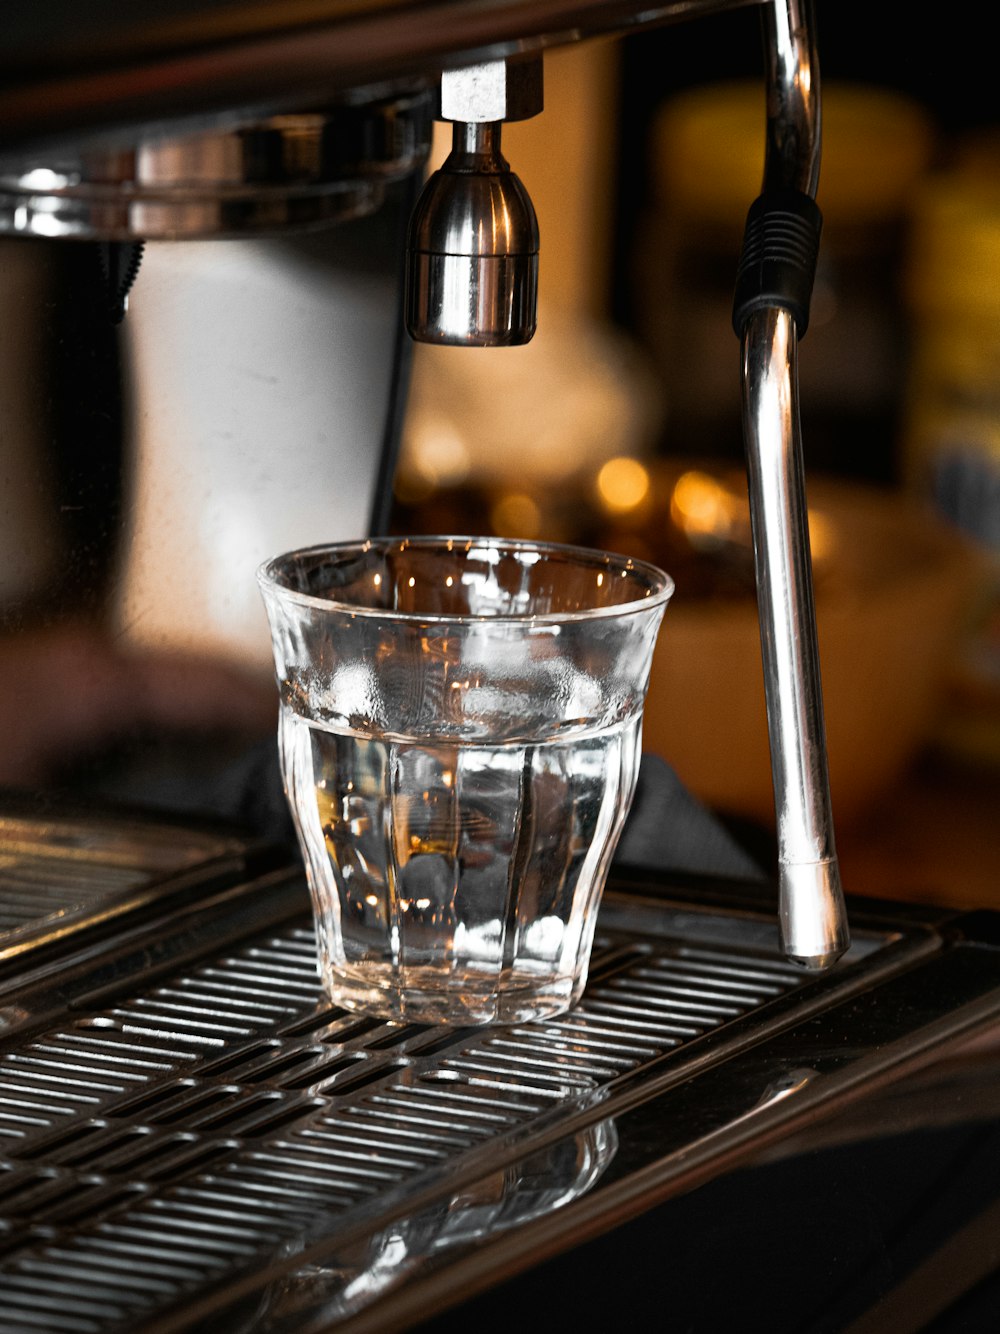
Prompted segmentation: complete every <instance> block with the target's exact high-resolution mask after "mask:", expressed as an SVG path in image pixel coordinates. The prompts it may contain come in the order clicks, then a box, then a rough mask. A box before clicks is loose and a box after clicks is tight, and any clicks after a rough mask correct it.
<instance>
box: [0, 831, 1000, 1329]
mask: <svg viewBox="0 0 1000 1334" xmlns="http://www.w3.org/2000/svg"><path fill="white" fill-rule="evenodd" d="M141 833H142V829H141V827H140V828H139V829H138V831H137V830H136V828H135V827H133V829H132V834H133V836H134V837H135V836H141ZM174 837H175V838H176V839H177V847H178V849H180V850H181V852H182V853H183V855H179V856H178V859H177V861H176V865H175V867H174V871H173V874H171V873H170V859H169V858H167V859H166V861H164V858H163V855H162V847H163V842H162V838H163V833H162V831H159V833H158V834H157V838H159V839H160V840H161V841H160V842H159V843H157V844H156V846H157V848H159V849H160V851H159V852H158V853H157V857H156V859H155V862H156V865H157V867H158V868H159V880H158V881H157V884H158V886H159V892H160V894H161V898H160V900H159V902H160V906H161V911H159V912H157V911H156V910H155V905H156V902H157V899H156V895H155V894H154V893H152V891H151V890H150V888H149V884H148V882H146V881H144V892H143V894H142V895H141V911H138V910H137V911H136V912H135V913H133V914H131V915H130V914H129V913H128V912H125V911H117V912H116V913H114V914H112V915H111V917H110V919H109V920H108V921H106V922H104V924H103V926H100V923H99V922H98V920H97V919H99V918H100V911H99V908H97V909H95V910H94V911H95V913H96V917H95V921H94V923H93V924H92V925H93V930H90V931H86V930H82V929H80V930H77V931H74V932H71V933H70V934H69V935H68V937H67V938H66V939H65V940H63V941H62V942H61V944H60V947H59V950H58V951H57V950H56V945H57V944H59V942H54V941H53V939H52V936H51V931H49V932H47V933H45V932H43V933H41V937H39V939H40V940H44V945H45V948H42V947H41V944H40V945H39V949H38V951H37V953H36V954H34V955H33V954H32V953H31V950H30V949H29V948H28V944H30V934H31V933H30V930H28V926H26V924H24V923H22V922H19V924H18V927H17V929H18V931H19V932H22V933H23V932H25V931H26V930H28V936H27V937H25V939H24V940H22V946H23V948H22V949H21V953H20V955H19V967H18V969H17V971H16V973H15V972H13V971H11V969H10V968H8V970H7V971H6V972H0V1025H2V1029H0V1031H2V1034H3V1037H2V1043H0V1152H2V1155H3V1156H2V1157H0V1330H4V1331H8V1330H18V1331H28V1330H40V1331H45V1334H62V1332H63V1331H65V1332H66V1334H90V1332H93V1334H112V1332H113V1331H119V1330H122V1331H124V1330H128V1331H135V1330H136V1329H137V1328H138V1329H141V1330H143V1331H164V1332H165V1331H179V1330H193V1329H209V1328H211V1329H212V1330H213V1331H215V1330H220V1331H223V1330H232V1331H244V1330H245V1331H255V1332H260V1334H279V1332H284V1331H288V1332H289V1334H290V1332H291V1331H293V1330H294V1331H296V1334H306V1332H307V1331H312V1330H315V1331H319V1330H328V1329H331V1328H337V1329H338V1330H339V1329H344V1330H351V1331H360V1330H380V1331H381V1330H393V1329H405V1328H407V1327H408V1326H409V1325H411V1324H413V1323H415V1322H417V1321H418V1320H425V1319H426V1318H427V1316H428V1315H429V1314H430V1313H432V1312H433V1311H434V1310H436V1309H441V1308H443V1307H445V1306H447V1305H448V1304H449V1303H450V1302H451V1301H453V1300H454V1299H455V1297H456V1295H457V1294H461V1295H462V1296H466V1295H468V1294H470V1293H472V1292H474V1291H477V1290H481V1289H483V1288H485V1287H487V1286H489V1285H490V1284H491V1283H493V1282H496V1281H497V1280H498V1279H499V1278H501V1277H509V1276H510V1275H511V1274H513V1273H516V1272H517V1271H518V1270H519V1269H521V1268H524V1267H526V1266H528V1265H530V1264H531V1263H533V1262H535V1261H536V1260H538V1259H540V1258H542V1257H544V1256H546V1255H552V1254H555V1253H557V1252H559V1251H561V1250H565V1249H567V1248H569V1247H571V1246H573V1245H575V1244H577V1243H578V1242H580V1241H582V1240H585V1239H587V1238H589V1237H593V1236H596V1235H598V1234H600V1233H601V1232H602V1231H604V1230H606V1229H607V1228H609V1227H611V1226H613V1225H614V1224H615V1223H617V1222H620V1221H621V1220H622V1219H623V1218H627V1217H631V1216H635V1215H637V1214H639V1213H641V1212H642V1211H644V1210H645V1209H647V1208H649V1207H651V1206H652V1205H654V1204H656V1203H659V1202H660V1201H662V1200H664V1199H667V1198H669V1197H670V1196H671V1195H673V1194H676V1193H678V1192H680V1191H683V1190H687V1189H690V1188H692V1187H693V1186H695V1185H697V1184H699V1183H701V1182H703V1181H705V1180H707V1179H709V1178H710V1177H711V1176H713V1175H715V1174H717V1173H719V1172H722V1171H724V1170H730V1169H731V1168H733V1167H734V1166H736V1165H739V1164H742V1163H746V1162H748V1161H750V1160H751V1159H753V1158H754V1157H756V1156H758V1155H760V1154H761V1153H763V1151H764V1150H766V1149H768V1148H769V1147H770V1146H772V1145H774V1144H775V1143H776V1142H777V1141H778V1140H779V1139H782V1138H784V1137H786V1136H788V1135H790V1134H792V1133H801V1132H803V1131H804V1130H807V1129H808V1127H809V1126H811V1125H814V1124H817V1123H819V1122H820V1121H822V1122H823V1123H824V1124H829V1123H830V1119H831V1118H834V1117H835V1116H836V1114H837V1113H838V1112H840V1111H843V1110H845V1109H847V1108H849V1107H850V1108H851V1109H852V1111H853V1114H854V1120H855V1125H856V1122H857V1109H858V1106H859V1102H860V1100H862V1099H864V1098H870V1097H871V1096H872V1094H873V1093H874V1092H876V1091H877V1090H878V1089H879V1088H880V1087H883V1086H886V1085H887V1084H889V1083H890V1082H891V1081H895V1080H897V1079H898V1078H899V1077H900V1076H901V1075H903V1074H905V1073H907V1072H908V1071H911V1070H914V1069H916V1068H918V1067H920V1066H921V1065H925V1064H926V1063H927V1062H928V1061H929V1060H931V1059H932V1058H933V1057H935V1056H937V1055H940V1054H941V1053H942V1052H945V1051H947V1050H949V1049H950V1048H953V1047H954V1046H955V1044H956V1043H957V1042H958V1041H959V1040H960V1039H962V1038H964V1037H966V1036H968V1035H971V1034H974V1033H976V1032H978V1031H982V1030H983V1029H985V1028H986V1027H987V1026H988V1025H989V1024H990V1023H991V1022H992V1021H993V1019H994V1018H995V1016H996V1015H997V1013H998V1012H1000V947H998V943H997V942H998V941H1000V934H998V931H997V923H996V918H995V917H994V915H992V914H987V913H977V914H969V915H965V916H948V915H947V914H944V913H936V912H934V911H932V910H926V911H925V910H920V909H907V908H902V907H899V906H888V905H874V904H868V903H865V902H861V903H858V904H853V905H852V921H853V925H854V933H855V944H854V946H853V947H852V950H851V952H850V954H849V955H847V956H846V957H845V958H844V959H843V960H842V961H841V962H840V963H839V964H838V965H837V966H836V967H835V968H834V969H833V970H831V971H830V972H829V973H826V974H823V975H820V976H816V975H811V974H808V973H804V972H802V971H801V970H800V969H798V968H796V967H795V966H793V965H790V964H788V963H787V962H785V961H784V960H783V959H782V958H781V957H780V955H779V953H778V951H777V948H776V930H775V927H774V922H773V919H772V917H771V915H770V912H769V911H768V910H767V909H766V908H762V907H761V906H760V904H759V903H757V902H756V901H755V900H754V899H753V898H752V897H748V896H747V891H746V890H745V888H744V887H740V886H735V887H727V888H724V887H719V886H713V885H710V884H705V885H700V886H694V885H693V884H692V883H690V882H686V883H685V884H683V885H669V884H667V883H666V882H665V881H663V880H662V879H655V878H651V877H644V876H642V875H631V876H629V875H626V874H625V873H620V874H619V875H618V877H617V880H616V882H615V885H614V887H613V889H612V890H610V891H609V893H608V894H607V896H606V898H605V902H604V905H603V907H602V910H601V916H600V921H599V929H598V940H597V944H596V947H595V952H594V958H593V965H592V971H591V981H590V984H589V987H588V989H587V992H586V995H585V997H584V1000H583V1002H582V1003H581V1004H580V1006H579V1007H578V1008H577V1009H576V1010H574V1011H573V1012H572V1013H571V1014H569V1015H567V1016H564V1017H562V1018H560V1019H557V1020H551V1021H547V1022H544V1023H537V1024H524V1025H514V1026H510V1027H504V1028H494V1029H465V1030H457V1029H443V1028H434V1027H427V1026H419V1025H405V1024H397V1023H391V1022H386V1021H382V1020H377V1019H371V1018H365V1017H362V1016H359V1015H357V1014H349V1013H347V1012H345V1011H343V1010H340V1009H336V1008H333V1007H331V1006H330V1005H329V1003H328V1002H326V1001H325V999H324V998H323V996H322V994H321V993H320V991H319V988H318V983H317V977H316V967H315V950H314V940H313V933H312V926H311V920H310V915H309V910H308V901H307V896H306V890H305V885H304V882H303V880H302V878H301V875H300V873H299V871H298V870H297V868H288V867H277V868H274V867H272V868H271V869H261V868H260V866H259V865H257V864H256V863H255V862H254V860H253V858H249V860H248V859H243V860H242V861H241V859H240V857H239V856H237V855H235V853H234V851H233V849H232V847H231V846H230V844H229V843H225V845H224V848H223V851H224V853H225V857H224V859H223V860H224V865H225V868H227V870H226V873H225V874H222V873H221V872H220V848H219V846H218V845H217V844H212V845H211V846H210V847H208V848H206V852H207V853H208V854H209V855H207V856H206V859H205V860H204V864H203V876H202V882H201V886H200V892H198V883H197V882H198V872H197V869H196V868H194V869H193V868H192V859H191V856H190V849H191V847H192V846H197V840H195V841H194V844H192V840H190V839H189V840H187V841H185V840H184V839H183V838H182V837H181V835H180V833H178V831H176V830H174ZM167 841H168V842H169V838H168V840H167ZM23 843H24V840H22V844H23ZM25 846H26V845H25ZM88 846H89V848H90V852H89V853H88V856H89V861H88V877H90V878H91V879H92V876H93V867H94V853H93V845H92V844H90V845H88ZM29 851H30V850H29ZM63 852H64V849H63V850H62V851H61V852H60V857H63ZM23 855H27V854H22V856H23ZM37 855H38V857H39V858H42V857H43V853H42V852H41V851H39V852H38V854H37ZM60 865H61V870H60V874H64V873H65V867H64V866H62V864H61V863H60ZM240 866H242V869H243V872H244V874H243V875H240V874H237V871H238V869H239V867H240ZM164 868H166V870H165V869H164ZM248 868H250V869H252V870H253V873H252V874H248ZM28 869H29V872H30V874H34V870H35V869H37V868H28ZM112 870H113V866H112V867H111V868H109V884H111V883H113V884H114V886H115V887H116V888H115V891H114V892H115V894H116V895H117V894H118V890H119V889H120V884H119V881H118V880H115V878H114V876H113V875H112V874H111V871H112ZM25 874H26V872H25V868H24V866H23V865H21V864H19V867H18V876H19V877H20V879H23V878H24V875H25ZM71 878H72V877H71ZM88 883H89V882H88ZM179 885H180V886H181V887H182V889H183V892H179V890H178V886H179ZM0 891H2V886H0ZM114 901H115V902H116V903H120V897H115V900H114ZM97 902H98V904H99V903H100V896H99V895H98V897H97ZM73 912H74V922H77V923H79V920H80V915H81V914H82V913H84V909H83V908H82V907H81V906H80V905H79V904H77V905H76V906H75V907H74V910H73ZM29 925H30V924H29ZM25 941H27V944H26V943H25ZM862 1105H863V1104H862Z"/></svg>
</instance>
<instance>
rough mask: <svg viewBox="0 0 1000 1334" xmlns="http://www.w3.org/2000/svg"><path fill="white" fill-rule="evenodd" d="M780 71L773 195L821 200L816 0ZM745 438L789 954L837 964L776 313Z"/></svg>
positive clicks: (825, 802)
mask: <svg viewBox="0 0 1000 1334" xmlns="http://www.w3.org/2000/svg"><path fill="white" fill-rule="evenodd" d="M762 13H763V16H764V21H765V43H764V46H765V51H766V52H767V53H768V61H767V108H768V121H767V149H766V154H765V166H764V193H765V194H766V193H767V192H768V191H769V190H771V191H781V190H796V191H800V192H802V193H803V194H807V195H809V196H810V197H814V196H815V193H816V186H817V181H818V178H819V158H820V102H819V96H820V88H819V66H818V61H817V57H816V50H815V44H814V20H813V16H812V6H811V4H810V2H809V0H775V3H774V4H773V5H772V6H768V7H767V8H765V9H764V10H763V11H762ZM742 345H743V356H742V385H743V429H744V438H745V442H746V454H747V470H748V475H749V489H750V517H751V521H752V525H753V535H754V561H755V569H756V577H757V599H758V607H759V614H760V627H761V647H762V652H763V660H764V688H765V695H766V701H767V718H768V731H769V735H770V745H771V771H772V777H773V781H774V796H775V810H776V817H777V831H778V876H779V890H780V901H779V918H780V923H781V931H782V940H783V943H784V948H785V952H786V953H787V954H788V955H789V957H790V958H793V959H796V960H798V961H799V962H800V963H802V964H804V965H806V966H807V967H812V968H825V967H828V966H829V965H830V964H831V963H832V962H833V961H834V960H835V959H837V958H838V957H839V956H840V955H841V954H842V953H843V952H844V950H845V949H846V948H847V946H848V944H849V941H850V933H849V929H848V924H847V914H846V910H845V907H844V896H843V890H842V887H841V883H840V869H839V863H838V861H837V854H836V848H835V845H834V834H833V813H832V807H831V802H830V780H829V772H828V766H827V755H826V730H825V726H824V720H823V696H822V688H821V684H820V664H819V647H818V640H817V634H816V614H815V608H814V603H813V590H812V565H811V559H810V547H809V524H808V514H807V509H806V494H805V480H804V466H803V457H802V440H801V431H800V425H799V403H798V366H797V348H798V333H797V330H796V326H795V321H794V319H793V318H792V316H791V314H790V313H789V312H788V311H787V310H784V309H778V308H764V309H762V310H760V311H757V312H756V313H755V314H753V315H751V316H750V318H749V319H748V320H747V323H746V325H745V326H744V330H743V338H742Z"/></svg>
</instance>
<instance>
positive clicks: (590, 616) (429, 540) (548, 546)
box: [257, 533, 676, 625]
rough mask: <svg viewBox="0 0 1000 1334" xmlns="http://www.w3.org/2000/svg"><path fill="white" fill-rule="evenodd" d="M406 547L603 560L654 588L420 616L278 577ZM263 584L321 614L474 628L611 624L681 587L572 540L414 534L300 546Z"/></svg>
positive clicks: (269, 570)
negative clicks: (601, 600) (298, 563)
mask: <svg viewBox="0 0 1000 1334" xmlns="http://www.w3.org/2000/svg"><path fill="white" fill-rule="evenodd" d="M397 545H399V546H400V550H405V549H406V548H407V547H428V548H442V549H444V550H445V551H447V550H449V549H450V548H451V547H454V546H463V547H465V548H466V551H467V552H469V551H471V550H472V549H473V547H474V546H475V547H488V546H494V547H497V548H499V549H502V550H503V551H509V552H519V551H520V552H538V553H539V554H540V555H541V556H548V557H553V556H559V557H563V558H567V557H568V558H570V559H576V560H578V561H579V560H583V559H585V563H587V564H590V565H592V566H596V565H598V564H599V563H600V562H601V561H603V562H604V563H605V565H606V566H608V567H610V568H611V569H617V570H620V571H621V573H622V574H627V573H632V572H633V571H634V572H635V573H637V574H640V575H645V576H646V577H647V578H648V579H649V580H650V583H651V585H652V587H651V588H650V591H649V592H647V593H646V595H645V596H644V597H641V598H633V599H632V600H630V601H629V602H616V603H612V604H610V605H608V606H603V607H587V608H583V609H581V610H579V611H549V612H500V613H497V614H496V615H493V614H490V613H483V612H476V613H472V612H419V611H397V610H396V609H394V608H393V607H364V606H358V605H356V604H354V603H351V602H344V601H341V600H339V599H337V598H333V597H320V596H317V595H316V594H314V593H303V592H301V591H300V590H298V589H295V588H289V587H288V586H287V585H286V584H283V583H281V581H280V580H279V578H278V577H277V570H278V568H279V566H281V564H282V563H283V562H288V561H291V560H293V559H299V560H300V559H303V558H305V557H308V556H318V555H321V554H322V555H334V554H343V555H345V556H346V555H349V554H351V553H356V554H357V555H364V554H365V553H366V552H367V551H369V550H373V549H382V550H386V551H388V550H389V549H390V548H392V547H394V546H397ZM257 582H258V584H259V585H260V587H261V590H262V591H265V592H267V591H274V592H275V593H277V594H279V595H280V596H281V597H282V598H286V599H288V600H289V601H290V602H293V603H295V604H296V605H298V606H302V607H313V608H316V609H317V610H320V611H340V612H344V613H346V614H348V615H351V616H365V617H373V618H374V617H381V618H382V619H383V620H393V621H399V622H402V623H411V624H415V625H426V624H434V625H444V624H457V625H473V624H494V623H499V622H503V621H507V622H531V623H533V624H536V625H537V624H542V625H545V624H548V625H563V624H565V623H567V622H572V621H592V620H610V619H612V618H614V617H619V616H634V615H636V614H637V613H638V612H640V611H643V610H651V609H652V608H654V607H659V606H663V605H665V604H666V603H667V602H669V600H670V598H671V597H673V594H674V591H675V588H676V585H675V583H674V580H673V579H672V578H671V576H670V575H669V574H667V572H666V571H665V570H662V569H660V567H659V566H658V565H654V564H652V562H650V561H646V560H642V559H641V558H639V557H636V556H626V555H623V554H622V553H621V552H616V551H607V550H603V549H601V548H599V547H586V546H581V545H578V544H574V543H568V542H545V541H537V542H536V541H533V540H532V539H530V538H519V537H484V536H469V535H468V534H461V535H459V534H447V533H446V534H415V535H413V536H407V535H402V536H396V535H388V536H385V537H369V538H364V539H355V540H353V541H346V542H319V543H315V544H314V545H311V546H306V547H297V548H294V549H292V550H290V551H284V552H281V553H280V554H279V555H277V556H272V557H270V558H269V559H268V560H266V561H263V562H262V563H261V564H260V565H259V566H258V567H257Z"/></svg>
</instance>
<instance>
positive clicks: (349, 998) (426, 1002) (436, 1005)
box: [323, 964, 586, 1026]
mask: <svg viewBox="0 0 1000 1334" xmlns="http://www.w3.org/2000/svg"><path fill="white" fill-rule="evenodd" d="M585 982H586V978H585V977H561V976H552V975H551V974H549V975H547V976H546V977H544V978H538V977H527V978H526V977H524V976H523V974H522V975H520V976H517V975H512V974H508V975H507V976H506V977H505V976H504V975H503V974H501V975H500V976H499V977H498V976H497V975H496V974H493V975H491V976H489V977H483V976H482V975H481V974H470V973H467V972H466V973H461V972H453V971H445V970H443V969H440V968H433V967H429V966H425V967H410V968H393V967H392V965H391V964H368V965H356V966H354V967H352V966H351V965H341V966H338V967H331V968H328V969H325V970H324V978H323V986H324V990H325V991H326V993H327V995H328V996H329V997H330V1000H331V1001H332V1002H333V1004H334V1005H339V1006H342V1007H343V1008H344V1009H345V1010H357V1011H361V1012H363V1013H365V1014H371V1015H378V1016H380V1017H382V1018H385V1019H395V1020H403V1021H405V1022H406V1023H411V1024H450V1025H456V1026H478V1025H483V1024H524V1023H530V1022H531V1021H532V1020H535V1019H551V1018H553V1017H554V1016H556V1015H559V1014H565V1013H566V1011H567V1010H569V1009H571V1008H572V1007H573V1006H574V1005H575V1004H576V1002H577V1001H578V1000H579V998H580V995H581V993H582V991H583V988H584V984H585Z"/></svg>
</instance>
